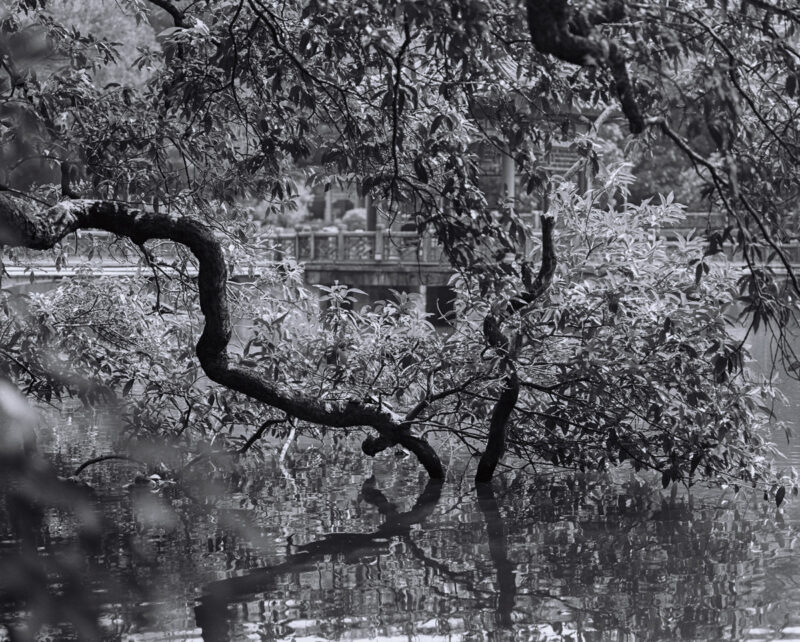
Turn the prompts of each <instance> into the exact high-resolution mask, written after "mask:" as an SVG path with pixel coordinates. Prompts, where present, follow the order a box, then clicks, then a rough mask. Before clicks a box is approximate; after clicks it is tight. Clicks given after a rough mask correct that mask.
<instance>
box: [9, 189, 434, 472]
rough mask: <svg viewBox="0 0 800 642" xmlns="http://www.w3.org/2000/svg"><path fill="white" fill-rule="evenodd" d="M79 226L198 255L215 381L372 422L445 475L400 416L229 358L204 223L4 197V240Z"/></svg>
mask: <svg viewBox="0 0 800 642" xmlns="http://www.w3.org/2000/svg"><path fill="white" fill-rule="evenodd" d="M79 229H99V230H104V231H107V232H111V233H112V234H116V235H118V236H124V237H127V238H129V239H131V240H132V241H133V242H134V243H136V244H139V245H141V244H143V243H145V242H146V241H149V240H153V239H161V240H169V241H173V242H175V243H180V244H182V245H185V246H186V247H187V248H188V249H189V250H190V251H191V252H192V253H193V254H194V256H195V257H196V258H197V262H198V266H199V272H198V278H197V287H198V293H199V298H200V310H201V311H202V314H203V316H204V319H205V326H204V328H203V332H202V334H201V335H200V339H199V341H198V342H197V347H196V353H197V357H198V359H199V361H200V365H201V367H202V368H203V370H204V371H205V373H206V375H208V377H209V378H210V379H211V380H212V381H215V382H216V383H219V384H221V385H223V386H225V387H227V388H230V389H231V390H235V391H237V392H240V393H242V394H245V395H247V396H248V397H251V398H252V399H255V400H257V401H261V402H263V403H266V404H267V405H269V406H272V407H273V408H277V409H279V410H283V411H284V412H285V413H287V414H289V415H292V416H294V417H296V418H298V419H300V420H303V421H309V422H312V423H316V424H321V425H325V426H331V427H350V426H369V427H371V428H373V429H375V430H376V431H377V432H378V433H379V434H380V435H381V437H382V438H384V439H387V440H391V441H392V442H393V443H395V444H399V445H400V446H403V447H404V448H406V449H407V450H409V451H411V452H412V453H414V454H415V455H416V456H417V458H418V459H419V461H420V463H422V465H423V466H425V469H426V470H427V471H428V474H429V475H430V476H431V477H432V478H435V479H441V478H443V477H444V471H443V468H442V464H441V462H440V460H439V457H438V456H437V455H436V452H435V451H434V450H433V448H432V447H431V446H430V444H428V442H427V441H425V440H424V439H422V438H420V437H416V436H414V435H412V434H411V431H410V429H409V427H408V425H407V424H403V422H402V419H400V418H396V417H394V416H393V415H391V414H390V413H388V412H386V411H384V410H381V409H378V408H375V407H372V406H368V405H366V404H365V403H363V402H360V401H354V400H351V401H349V402H347V403H334V402H330V401H322V400H320V399H318V398H316V397H310V396H307V395H303V394H299V393H296V392H294V391H291V390H289V389H287V388H284V387H282V386H280V385H279V384H277V383H276V382H274V381H271V380H269V379H267V378H265V377H264V376H263V375H261V374H259V373H258V372H256V371H255V370H252V369H249V368H245V367H242V366H238V365H235V364H232V363H230V358H229V355H228V350H227V348H228V342H229V341H230V338H231V321H230V313H229V311H228V303H227V280H228V273H227V267H226V263H225V257H224V255H223V253H222V248H221V246H220V244H219V242H218V241H217V239H216V237H215V236H214V234H213V233H212V231H211V230H210V229H209V228H208V227H207V226H206V225H204V224H203V223H201V222H199V221H196V220H194V219H192V218H189V217H186V216H172V215H169V214H160V213H154V212H143V211H137V210H132V209H129V208H128V207H127V206H125V205H123V204H120V203H114V202H109V201H93V200H74V201H64V202H61V203H58V204H57V205H54V206H53V207H50V208H49V209H47V210H45V211H44V212H42V211H37V210H36V209H35V208H34V207H33V206H30V205H28V204H24V203H23V202H22V201H20V200H19V199H16V198H13V197H11V196H8V195H7V194H0V244H5V245H9V246H12V247H13V246H17V247H27V248H30V249H38V250H45V249H49V248H52V247H53V246H54V245H55V244H56V243H58V242H59V241H60V240H61V239H63V238H64V237H65V236H67V235H68V234H71V233H73V232H75V231H77V230H79Z"/></svg>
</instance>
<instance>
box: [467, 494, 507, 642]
mask: <svg viewBox="0 0 800 642" xmlns="http://www.w3.org/2000/svg"><path fill="white" fill-rule="evenodd" d="M476 491H477V494H478V508H479V509H480V511H481V514H482V515H483V519H484V520H485V521H486V532H487V534H488V535H489V556H490V557H491V558H492V564H493V565H494V568H495V570H496V571H497V610H496V611H495V619H496V621H497V624H499V625H500V626H502V627H509V626H511V624H512V620H511V611H512V610H513V609H514V601H515V598H516V595H517V581H516V578H515V577H514V564H513V562H511V560H509V559H508V545H507V544H506V536H505V532H504V530H503V518H502V516H501V515H500V507H499V506H498V505H497V499H495V496H494V492H493V491H492V487H491V486H490V485H489V484H477V485H476Z"/></svg>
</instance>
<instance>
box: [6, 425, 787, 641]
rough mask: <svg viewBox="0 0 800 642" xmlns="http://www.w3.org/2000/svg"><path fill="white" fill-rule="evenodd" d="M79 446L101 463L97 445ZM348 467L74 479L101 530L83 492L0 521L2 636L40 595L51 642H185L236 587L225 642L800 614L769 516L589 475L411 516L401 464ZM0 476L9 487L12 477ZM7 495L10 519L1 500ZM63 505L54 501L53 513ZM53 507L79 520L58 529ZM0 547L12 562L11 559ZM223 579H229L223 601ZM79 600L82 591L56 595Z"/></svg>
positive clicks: (334, 457) (112, 470)
mask: <svg viewBox="0 0 800 642" xmlns="http://www.w3.org/2000/svg"><path fill="white" fill-rule="evenodd" d="M75 419H76V422H75V424H78V423H81V421H82V418H81V416H80V415H76V417H75ZM61 428H62V429H63V431H62V434H61V437H60V438H61V439H63V440H64V441H63V442H62V444H61V445H60V446H58V449H59V450H60V451H61V453H62V461H61V463H60V465H61V466H62V467H63V469H64V472H65V473H66V472H68V471H70V470H74V467H75V465H77V464H78V463H80V462H81V461H82V460H83V459H84V458H85V457H86V454H87V453H86V451H85V450H83V451H82V450H81V446H82V445H83V444H85V443H86V442H85V441H84V442H81V438H80V437H79V435H74V434H73V433H76V432H77V433H80V432H81V431H76V430H75V427H74V425H73V427H72V428H70V427H69V426H62V427H61ZM91 439H92V440H94V441H92V442H91V444H92V446H91V447H93V448H96V449H99V450H102V449H103V448H104V446H105V444H104V443H103V441H102V439H103V438H102V437H98V436H97V435H92V436H91ZM49 447H51V448H55V447H56V446H55V445H54V444H50V446H49ZM353 450H354V449H353V448H352V444H341V445H339V446H336V445H333V446H331V447H327V446H326V449H325V450H324V451H323V450H321V449H320V448H318V447H317V446H314V445H311V444H308V443H303V444H301V446H300V447H299V448H298V449H297V450H296V451H295V452H294V454H293V455H290V457H289V459H288V460H287V462H286V470H285V472H282V471H281V469H280V466H279V465H278V462H277V460H276V459H268V460H267V462H266V463H265V465H264V466H263V468H262V469H261V470H260V472H259V471H255V470H253V471H248V473H247V474H243V471H241V470H237V469H236V468H235V467H234V468H232V469H229V470H228V472H224V471H222V470H220V469H219V468H217V471H218V472H217V474H216V477H217V481H216V482H214V481H213V480H212V473H213V472H214V470H215V467H214V466H212V465H211V464H209V463H208V462H204V463H202V464H198V465H197V466H196V467H194V468H193V469H191V470H189V471H187V473H186V478H185V479H184V480H183V482H184V484H185V486H186V489H187V490H188V491H189V492H190V493H191V495H192V496H193V497H194V498H195V499H194V500H192V499H189V498H187V496H186V495H185V494H184V492H182V490H181V489H180V488H178V487H172V488H165V489H163V490H162V489H156V488H149V487H146V488H140V489H135V488H134V489H133V492H129V493H125V492H122V486H123V485H124V484H125V483H128V482H130V481H131V480H132V479H133V477H134V475H135V474H136V472H137V471H139V472H144V473H149V472H150V471H151V470H152V469H153V468H152V466H153V465H154V464H153V463H151V464H150V465H149V467H148V466H146V465H145V466H137V465H135V464H132V463H129V462H103V463H102V464H98V465H97V466H93V467H92V468H90V469H87V471H86V472H85V473H84V475H85V476H86V479H87V481H89V482H90V483H91V484H92V485H93V486H94V487H95V488H96V489H97V491H96V492H97V495H98V497H99V499H100V504H99V505H100V509H101V512H102V514H103V516H104V519H103V521H102V528H100V527H99V525H98V522H97V519H96V517H93V516H95V515H96V513H93V512H91V511H88V510H85V509H82V508H81V507H82V506H87V504H86V503H85V501H77V500H74V498H75V497H83V495H82V494H81V493H80V491H77V492H78V495H75V494H74V493H75V492H76V491H75V487H74V485H69V484H65V483H64V482H63V481H58V480H57V479H56V480H55V481H54V482H53V484H51V485H50V486H48V489H49V490H48V493H49V494H48V495H47V496H46V497H45V496H42V495H41V494H37V495H29V496H27V501H29V502H30V503H31V505H36V506H38V509H37V510H38V511H39V514H40V515H41V517H40V518H39V520H40V521H39V522H38V523H37V524H36V525H34V527H33V528H29V529H28V530H27V531H20V530H16V531H13V532H12V531H11V530H10V527H11V526H13V524H12V522H11V520H10V518H9V513H8V512H4V513H3V515H2V518H1V519H0V523H1V524H3V525H5V526H4V527H3V533H2V539H3V540H4V541H5V542H6V544H5V545H4V546H3V550H2V553H0V565H2V566H3V568H4V569H8V568H11V567H12V565H14V564H17V563H18V562H19V560H22V559H25V560H26V561H25V564H26V565H25V567H24V569H23V571H24V573H27V574H28V575H27V576H25V582H24V583H23V582H18V583H17V584H16V585H15V586H9V584H8V583H6V584H5V585H4V592H5V594H6V596H7V597H6V599H5V600H4V601H3V606H2V619H3V620H8V619H13V618H16V617H18V615H12V614H14V613H16V614H19V613H20V610H21V609H26V607H25V606H24V600H25V599H27V598H26V596H34V595H40V596H45V595H46V594H48V593H49V594H55V595H56V596H57V597H56V598H53V599H51V598H47V599H45V598H44V597H41V598H40V599H39V601H38V602H37V604H38V605H39V610H38V611H37V613H38V615H39V616H40V617H41V619H43V620H47V619H52V620H54V621H56V622H72V625H69V626H68V625H66V624H64V625H59V626H60V628H58V629H56V630H57V631H61V632H59V633H57V637H59V638H63V637H65V636H66V635H67V634H68V632H69V631H75V628H76V625H75V623H76V618H78V617H79V616H80V617H83V618H84V619H83V620H82V621H83V622H85V623H86V624H87V627H88V626H89V625H91V626H96V627H97V628H96V629H94V630H98V631H102V635H103V636H104V637H106V638H108V639H120V638H121V639H125V635H126V634H131V635H133V636H134V637H133V639H137V637H136V636H137V634H139V633H143V632H172V633H173V634H181V635H186V636H189V635H194V636H198V635H199V633H200V632H199V631H198V630H197V627H198V626H199V623H198V621H196V619H195V612H194V607H195V604H196V602H195V600H196V598H197V596H198V595H199V594H200V591H201V590H205V592H206V593H207V594H208V593H212V592H213V591H212V588H211V587H218V589H219V587H222V588H225V587H233V588H236V590H235V591H233V592H232V595H231V596H230V599H229V600H228V601H230V602H231V606H228V607H226V608H224V611H222V612H221V613H222V615H221V616H220V617H218V618H217V620H216V623H217V625H218V626H222V627H224V629H223V630H224V631H227V633H225V634H229V635H231V636H233V639H241V638H243V637H245V635H247V634H255V633H258V634H261V635H262V636H264V638H265V639H274V638H278V637H283V636H287V635H289V634H291V633H292V632H294V633H297V634H298V635H317V636H322V637H325V638H329V639H337V638H348V637H357V638H358V637H362V638H369V637H372V636H376V635H407V634H414V635H422V634H441V635H444V634H452V635H453V636H458V635H461V633H469V634H472V633H474V634H476V635H478V632H481V631H483V632H486V633H485V634H486V635H487V636H488V635H495V634H492V633H491V631H497V634H496V635H497V636H500V637H504V636H505V635H506V634H507V635H509V636H511V635H512V631H513V634H514V635H516V636H519V637H533V639H562V638H563V639H567V637H568V636H570V635H572V639H579V638H578V636H577V634H576V633H577V632H580V634H581V635H582V636H583V639H585V640H603V639H619V638H620V637H621V636H622V635H623V634H626V635H634V636H635V637H636V639H641V640H657V639H663V640H672V639H675V638H676V637H678V636H681V637H683V638H688V639H698V640H705V639H712V638H713V639H718V638H729V639H737V638H740V637H744V636H745V633H746V631H747V629H748V628H750V627H753V626H770V627H773V628H778V627H780V626H781V625H783V624H785V617H791V616H792V614H793V613H795V612H796V611H797V607H798V604H800V595H798V591H797V589H796V587H795V588H794V591H793V592H792V591H790V590H787V589H788V588H790V587H791V585H790V584H789V580H790V578H791V575H792V573H794V574H795V575H796V574H797V571H798V569H797V568H796V566H797V564H796V563H794V564H793V563H792V561H791V558H790V557H789V556H790V551H789V548H788V547H789V545H790V542H789V540H790V538H791V536H792V533H791V529H790V528H789V527H787V526H786V525H784V524H783V523H782V520H781V519H780V515H777V516H776V514H775V509H774V504H766V503H762V502H760V501H758V502H756V503H755V505H754V506H752V505H749V504H748V499H747V498H746V497H740V498H739V499H738V500H737V501H736V502H735V503H730V504H729V505H726V504H724V502H722V501H720V499H719V497H718V496H717V495H713V496H703V495H702V493H701V494H700V495H696V496H694V497H691V498H690V497H688V496H683V495H681V496H674V497H673V496H671V494H670V493H669V492H666V491H665V492H661V491H657V492H656V491H653V490H652V488H653V486H652V485H651V484H644V483H642V481H641V480H639V479H638V478H635V477H631V478H629V479H621V480H620V479H617V480H610V479H608V478H606V477H601V476H594V475H579V476H576V477H571V478H568V479H556V478H551V477H547V476H539V477H536V478H531V477H527V478H526V477H522V476H520V477H519V478H517V479H511V480H506V481H505V483H503V484H499V485H497V486H496V492H495V493H494V494H492V493H487V492H485V491H484V492H482V493H481V494H480V495H479V496H476V494H475V491H474V489H473V488H472V487H471V485H470V484H468V483H467V482H464V483H463V484H462V483H459V482H458V480H457V479H455V478H451V479H449V480H448V482H447V483H446V484H445V486H444V487H443V488H442V489H440V492H441V498H437V497H436V496H435V495H436V493H433V495H434V496H433V497H431V496H430V495H431V493H430V491H429V492H428V495H429V496H428V500H429V501H424V500H420V499H418V495H419V493H420V491H421V489H422V487H423V482H422V480H421V479H417V478H413V475H412V474H411V471H412V470H413V469H414V468H415V465H414V463H413V462H410V461H408V460H399V459H396V458H395V457H393V456H389V457H385V458H382V459H378V460H376V462H375V464H374V471H373V472H374V474H375V480H369V479H368V478H369V476H370V470H369V469H370V465H369V463H368V462H367V463H365V462H364V461H363V460H362V458H360V457H359V456H358V455H357V454H356V453H354V452H353ZM142 452H144V451H142ZM142 458H143V459H144V458H145V455H144V454H142ZM33 461H41V460H38V459H37V460H34V459H28V460H27V462H28V464H27V465H30V462H33ZM153 461H156V460H155V459H154V460H153ZM452 468H453V469H454V470H456V469H458V465H457V464H456V463H454V464H453V466H452ZM6 470H7V472H6V475H9V474H11V475H15V476H16V480H17V482H15V484H17V483H18V482H19V480H22V481H24V479H25V475H26V474H28V473H23V472H21V471H22V469H17V470H14V469H9V468H7V469H6ZM40 472H41V474H42V475H44V474H47V469H46V468H42V469H41V471H40ZM62 474H63V473H62ZM82 477H83V475H82ZM50 479H55V478H52V477H50ZM365 479H367V482H364V480H365ZM11 487H12V488H15V487H19V486H18V485H12V486H11ZM5 488H6V490H5V491H4V492H5V499H6V509H5V510H6V511H7V510H8V506H9V504H8V501H9V497H10V496H12V495H13V494H14V493H13V492H11V493H9V492H8V486H6V487H5ZM61 488H65V489H70V490H68V491H67V492H68V494H67V495H63V497H64V498H65V499H63V500H61V499H59V497H60V495H59V493H60V490H58V489H61ZM437 492H439V491H437ZM69 493H72V494H69ZM17 495H19V493H17ZM198 498H204V499H206V498H207V499H208V502H205V501H200V500H199V499H198ZM437 499H438V501H436V500H437ZM73 500H74V501H73ZM66 501H69V502H70V505H71V506H73V507H76V506H77V507H78V509H77V510H75V509H74V508H73V509H72V510H69V511H68V510H66V509H65V505H64V502H66ZM76 501H77V503H75V502H76ZM415 503H416V504H417V506H416V507H415ZM791 508H793V507H791V506H790V509H791ZM420 509H421V510H420ZM14 510H15V512H16V511H17V510H18V509H17V507H14ZM87 519H88V520H89V521H85V520H87ZM92 520H94V521H92ZM82 533H83V535H82ZM87 533H88V536H87ZM331 533H333V535H329V534H331ZM14 536H17V537H21V542H22V543H21V544H11V543H9V542H10V540H11V538H12V537H14ZM36 547H40V548H39V549H38V550H37V548H36ZM26 551H27V552H28V555H29V557H27V558H24V556H21V555H19V552H23V553H25V552H26ZM20 568H22V567H20ZM37 569H45V572H47V573H49V576H48V577H49V579H48V580H47V581H44V577H45V576H44V575H42V574H41V571H40V570H37ZM23 571H20V573H18V577H19V578H22V577H23ZM70 574H71V575H70ZM231 575H232V576H233V577H237V578H240V579H237V580H233V581H231V582H229V583H226V581H225V580H226V578H227V577H230V576H231ZM0 577H4V578H7V577H9V575H8V573H3V572H1V571H0ZM70 582H72V584H70ZM78 582H80V586H81V590H80V591H78V590H77V589H76V590H70V589H69V587H70V586H78ZM59 586H60V587H61V588H60V589H59V588H58V587H59ZM84 587H85V588H84ZM204 587H207V588H205V589H204ZM45 589H47V591H45ZM57 589H58V590H57ZM9 598H11V599H9ZM48 609H49V610H48ZM31 610H33V609H31ZM94 623H97V624H94ZM505 629H508V630H507V631H505V632H501V630H505ZM91 630H92V629H90V628H86V629H85V630H83V631H82V633H81V637H82V639H92V638H91V637H90V636H89V634H87V633H86V631H91ZM0 631H2V629H0ZM181 632H182V633H181ZM204 633H207V639H214V638H213V636H212V637H209V635H210V633H209V632H208V631H204ZM98 634H99V633H98ZM1 637H2V634H0V638H1ZM22 639H24V638H22Z"/></svg>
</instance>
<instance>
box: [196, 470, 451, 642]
mask: <svg viewBox="0 0 800 642" xmlns="http://www.w3.org/2000/svg"><path fill="white" fill-rule="evenodd" d="M441 494H442V483H441V481H435V480H431V481H429V482H428V484H427V486H425V489H424V490H423V491H422V493H421V494H420V496H419V497H418V498H417V501H416V503H415V504H414V506H412V507H411V509H410V510H408V511H406V512H403V513H399V512H397V508H396V507H395V506H394V505H393V504H391V503H390V502H389V501H388V500H387V499H386V497H385V496H384V495H383V493H381V492H380V491H379V490H378V489H377V488H375V482H374V479H373V478H370V479H368V480H366V481H365V482H364V485H363V486H362V488H361V496H362V498H363V499H364V501H366V502H368V503H370V504H372V505H373V506H375V507H376V508H377V509H378V511H379V512H380V513H381V514H382V515H384V516H385V517H386V521H385V522H384V523H383V524H381V525H380V526H379V527H378V528H377V529H376V530H375V531H374V532H372V533H332V534H330V535H327V536H326V537H323V538H322V539H321V540H318V541H316V542H309V543H308V544H304V545H302V546H298V547H297V548H296V550H297V552H296V553H294V554H292V555H289V556H287V558H286V560H285V561H284V562H282V563H281V564H277V565H275V566H269V567H266V568H260V569H254V570H252V571H250V572H249V573H247V574H246V575H241V576H239V577H231V578H228V579H225V580H219V581H217V582H211V583H210V584H207V585H206V586H205V588H204V591H203V597H202V598H201V599H200V603H199V604H198V605H197V607H196V608H195V619H196V621H197V625H198V626H199V627H200V628H201V629H202V631H203V640H205V642H216V641H218V640H220V641H221V640H228V639H229V633H228V605H229V604H230V603H232V602H234V601H237V600H241V599H244V598H246V597H249V596H252V595H254V594H257V593H263V592H265V591H268V590H270V589H271V588H274V586H275V580H276V578H278V577H279V576H280V575H284V574H287V573H301V572H304V571H311V570H314V569H315V565H316V563H317V562H318V561H319V559H321V558H324V557H325V556H327V555H341V554H344V556H345V562H349V561H356V560H358V559H359V558H360V557H363V556H364V555H365V554H381V553H388V552H389V546H390V544H391V538H392V537H404V538H408V535H409V533H410V531H411V527H412V526H414V525H416V524H420V523H422V522H423V521H425V520H426V519H427V518H428V517H429V516H430V515H431V513H432V512H433V510H434V508H435V507H436V504H437V503H438V501H439V498H440V497H441Z"/></svg>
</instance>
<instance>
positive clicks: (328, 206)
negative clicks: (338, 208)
mask: <svg viewBox="0 0 800 642" xmlns="http://www.w3.org/2000/svg"><path fill="white" fill-rule="evenodd" d="M324 220H325V222H326V223H333V189H332V188H329V189H327V190H325V215H324Z"/></svg>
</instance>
